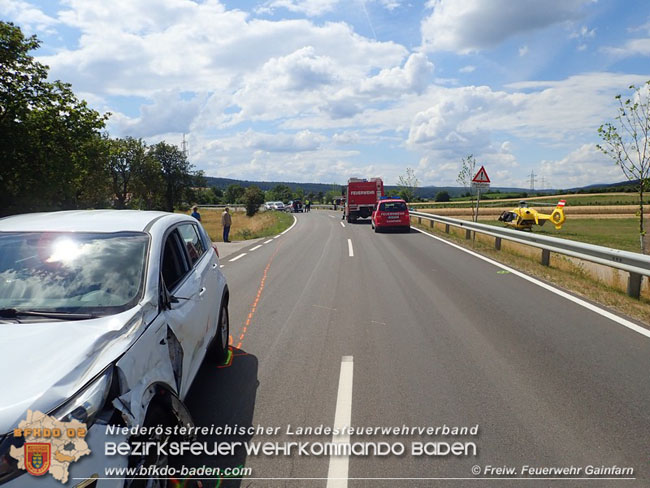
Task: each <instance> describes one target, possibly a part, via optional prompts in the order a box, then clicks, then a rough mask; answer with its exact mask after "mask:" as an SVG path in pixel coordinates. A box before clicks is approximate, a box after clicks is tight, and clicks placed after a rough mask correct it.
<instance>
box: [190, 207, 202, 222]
mask: <svg viewBox="0 0 650 488" xmlns="http://www.w3.org/2000/svg"><path fill="white" fill-rule="evenodd" d="M190 215H192V217H194V218H195V219H196V220H198V221H199V222H201V214H200V213H199V207H197V206H196V205H194V206H193V207H192V213H191V214H190Z"/></svg>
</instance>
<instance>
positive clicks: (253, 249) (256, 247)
mask: <svg viewBox="0 0 650 488" xmlns="http://www.w3.org/2000/svg"><path fill="white" fill-rule="evenodd" d="M260 247H262V244H259V245H257V246H255V247H251V251H255V250H256V249H259V248H260Z"/></svg>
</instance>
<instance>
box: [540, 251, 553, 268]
mask: <svg viewBox="0 0 650 488" xmlns="http://www.w3.org/2000/svg"><path fill="white" fill-rule="evenodd" d="M550 265H551V251H549V250H548V249H542V266H550Z"/></svg>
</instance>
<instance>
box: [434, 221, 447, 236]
mask: <svg viewBox="0 0 650 488" xmlns="http://www.w3.org/2000/svg"><path fill="white" fill-rule="evenodd" d="M432 222H433V221H432ZM445 232H446V233H447V234H449V224H445Z"/></svg>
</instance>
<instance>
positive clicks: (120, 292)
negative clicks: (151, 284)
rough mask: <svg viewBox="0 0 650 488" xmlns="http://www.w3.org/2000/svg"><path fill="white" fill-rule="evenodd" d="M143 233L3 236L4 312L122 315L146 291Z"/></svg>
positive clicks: (0, 279) (0, 282)
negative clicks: (30, 311) (13, 310)
mask: <svg viewBox="0 0 650 488" xmlns="http://www.w3.org/2000/svg"><path fill="white" fill-rule="evenodd" d="M148 247H149V237H148V235H147V234H144V233H139V232H137V233H136V232H120V233H73V232H56V233H51V232H47V233H41V232H27V233H18V232H0V308H15V309H18V310H41V311H65V312H84V313H93V314H109V313H117V312H120V311H123V310H126V309H127V308H130V307H131V306H133V305H134V304H135V303H136V302H137V301H138V300H139V299H140V297H141V295H142V292H143V288H144V286H143V282H144V272H145V268H146V257H147V250H148Z"/></svg>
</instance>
